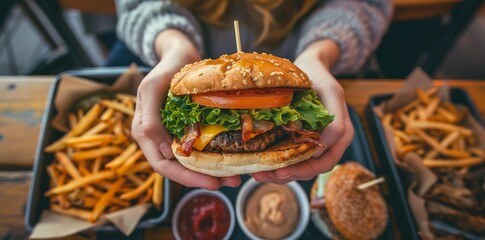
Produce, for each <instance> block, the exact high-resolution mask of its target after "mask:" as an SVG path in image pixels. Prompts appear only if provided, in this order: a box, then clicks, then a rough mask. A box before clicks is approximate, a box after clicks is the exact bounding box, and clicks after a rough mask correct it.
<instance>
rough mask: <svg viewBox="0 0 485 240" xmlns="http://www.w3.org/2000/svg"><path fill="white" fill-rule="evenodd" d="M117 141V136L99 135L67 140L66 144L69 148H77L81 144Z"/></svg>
mask: <svg viewBox="0 0 485 240" xmlns="http://www.w3.org/2000/svg"><path fill="white" fill-rule="evenodd" d="M115 139H116V136H114V135H112V134H98V135H88V136H82V137H73V138H70V139H67V140H66V141H65V142H64V143H65V144H66V145H68V146H75V145H76V144H79V143H87V142H110V141H113V140H115Z"/></svg>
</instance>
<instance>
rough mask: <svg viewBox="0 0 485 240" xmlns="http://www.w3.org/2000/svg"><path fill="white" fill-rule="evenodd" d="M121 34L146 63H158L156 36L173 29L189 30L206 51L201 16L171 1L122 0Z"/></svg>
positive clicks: (190, 35)
mask: <svg viewBox="0 0 485 240" xmlns="http://www.w3.org/2000/svg"><path fill="white" fill-rule="evenodd" d="M116 3H117V11H118V25H117V35H118V38H120V39H121V40H122V41H123V42H125V44H126V45H127V46H128V48H129V49H130V50H131V51H133V53H135V54H136V55H137V56H139V57H140V58H141V59H142V60H143V61H144V62H145V63H147V64H149V65H151V66H154V65H155V64H157V63H158V62H159V61H160V59H159V58H158V57H157V55H156V53H155V46H154V42H155V38H156V37H157V35H158V34H159V33H160V32H162V31H163V30H166V29H169V28H172V29H177V30H179V31H181V32H183V33H185V34H186V35H187V36H188V37H189V38H190V39H191V40H192V42H193V43H194V44H195V46H196V47H197V48H198V49H199V51H200V53H201V55H202V54H203V43H202V31H201V28H200V25H199V23H198V21H197V19H196V18H195V17H194V16H193V15H192V14H191V13H190V12H189V11H188V10H187V9H185V8H183V7H181V6H178V5H176V4H173V3H171V2H170V1H167V0H162V1H161V0H155V1H142V0H118V1H117V2H116Z"/></svg>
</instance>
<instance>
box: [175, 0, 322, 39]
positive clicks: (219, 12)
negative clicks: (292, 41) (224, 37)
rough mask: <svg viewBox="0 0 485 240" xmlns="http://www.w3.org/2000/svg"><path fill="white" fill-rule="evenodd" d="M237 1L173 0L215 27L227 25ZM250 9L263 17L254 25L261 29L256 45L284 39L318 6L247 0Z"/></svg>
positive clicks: (309, 0)
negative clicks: (231, 9)
mask: <svg viewBox="0 0 485 240" xmlns="http://www.w3.org/2000/svg"><path fill="white" fill-rule="evenodd" d="M233 1H234V0H173V2H176V3H178V4H180V5H182V6H184V7H186V8H188V9H189V10H190V11H191V12H192V13H194V14H195V16H197V17H198V18H199V19H201V20H202V21H203V22H205V23H207V24H210V25H213V26H215V27H220V28H223V27H226V26H228V24H227V21H225V17H226V16H227V12H228V9H229V5H230V4H231V2H233ZM247 2H248V6H249V8H250V9H253V10H255V12H257V13H258V14H259V15H260V16H261V17H260V18H257V19H258V21H255V22H254V23H253V24H255V25H256V26H257V27H258V28H259V31H260V34H259V36H258V38H257V39H256V40H255V42H254V44H255V45H261V44H275V43H278V42H279V41H281V40H282V39H283V38H284V37H285V36H286V35H287V34H288V33H289V32H290V31H291V29H292V28H293V26H294V25H295V24H296V23H297V22H298V20H300V19H301V18H302V17H303V16H305V14H307V13H308V12H309V11H310V10H311V9H312V8H313V6H314V5H315V3H316V2H317V0H247Z"/></svg>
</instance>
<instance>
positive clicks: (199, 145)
mask: <svg viewBox="0 0 485 240" xmlns="http://www.w3.org/2000/svg"><path fill="white" fill-rule="evenodd" d="M227 131H228V129H227V128H225V127H223V126H221V125H205V126H200V137H199V138H198V139H197V140H196V141H195V143H194V148H195V149H197V150H199V151H202V150H203V149H204V148H205V146H207V144H209V142H210V141H211V140H212V139H213V138H214V137H215V136H217V135H219V134H220V133H222V132H227Z"/></svg>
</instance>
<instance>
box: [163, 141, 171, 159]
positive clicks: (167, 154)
mask: <svg viewBox="0 0 485 240" xmlns="http://www.w3.org/2000/svg"><path fill="white" fill-rule="evenodd" d="M160 152H162V155H163V157H164V158H165V159H171V158H172V157H173V153H172V149H171V148H170V145H168V144H167V143H166V142H163V143H162V144H160Z"/></svg>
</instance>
